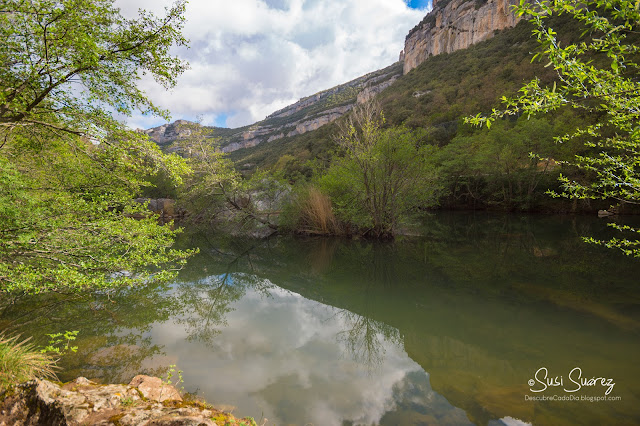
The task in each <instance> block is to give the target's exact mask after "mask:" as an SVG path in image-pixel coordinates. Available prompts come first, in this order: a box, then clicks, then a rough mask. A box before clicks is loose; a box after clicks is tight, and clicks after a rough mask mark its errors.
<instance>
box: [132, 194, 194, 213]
mask: <svg viewBox="0 0 640 426" xmlns="http://www.w3.org/2000/svg"><path fill="white" fill-rule="evenodd" d="M134 201H135V202H136V203H140V204H144V203H148V204H147V208H148V209H149V210H150V211H152V212H154V213H158V214H160V216H162V217H176V216H182V215H184V211H180V209H176V201H175V200H174V199H172V198H156V199H154V198H136V199H135V200H134Z"/></svg>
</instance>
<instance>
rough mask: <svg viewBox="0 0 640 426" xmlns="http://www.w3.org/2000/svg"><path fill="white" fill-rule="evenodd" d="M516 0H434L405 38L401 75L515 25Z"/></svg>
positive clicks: (516, 18) (517, 19)
mask: <svg viewBox="0 0 640 426" xmlns="http://www.w3.org/2000/svg"><path fill="white" fill-rule="evenodd" d="M517 3H518V0H434V1H433V10H432V11H431V12H429V14H427V16H425V18H424V19H423V20H422V22H420V23H419V24H418V25H417V26H416V27H414V28H413V30H411V31H410V32H409V34H408V35H407V38H406V39H405V44H404V53H403V55H402V54H401V56H404V67H403V74H406V73H408V72H409V71H411V70H412V69H414V68H415V67H417V66H418V65H420V64H421V63H422V62H424V60H425V59H427V58H428V57H429V56H431V55H437V54H440V53H445V52H447V53H450V52H453V51H455V50H459V49H464V48H466V47H469V46H471V45H472V44H474V43H478V42H480V41H483V40H487V39H488V38H491V37H493V34H494V32H495V31H497V30H503V29H505V28H510V27H513V26H515V25H516V24H517V23H518V21H519V20H520V18H518V17H516V16H515V14H514V13H513V12H512V10H511V6H512V5H515V4H517Z"/></svg>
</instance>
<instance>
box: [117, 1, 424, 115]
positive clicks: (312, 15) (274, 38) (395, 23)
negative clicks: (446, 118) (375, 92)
mask: <svg viewBox="0 0 640 426" xmlns="http://www.w3.org/2000/svg"><path fill="white" fill-rule="evenodd" d="M171 3H172V1H171V0H116V5H117V6H118V7H120V8H121V10H122V13H123V14H124V15H125V16H127V17H133V16H135V14H136V13H137V10H138V9H139V8H143V9H147V10H150V11H153V12H155V13H158V14H160V13H162V12H163V11H164V7H165V6H169V5H170V4H171ZM430 4H431V0H233V1H228V0H190V1H189V4H188V5H187V13H186V21H187V22H186V26H185V29H184V33H185V36H186V37H187V38H188V39H189V40H190V41H191V43H190V45H191V47H190V49H177V50H176V51H175V54H177V55H178V56H179V57H181V58H183V59H186V60H188V61H189V63H190V65H191V69H190V70H188V71H187V72H185V73H184V74H183V75H182V77H181V78H180V81H179V83H178V86H177V87H176V88H175V89H173V90H172V91H171V92H165V91H164V89H162V88H161V87H159V86H157V85H155V84H154V83H153V82H152V81H146V80H145V81H143V82H142V83H141V86H142V88H143V89H144V90H146V91H147V93H148V94H149V96H150V97H151V99H152V100H153V101H154V102H155V103H156V104H158V105H159V106H161V107H163V108H167V109H169V110H170V111H171V114H172V119H173V120H176V119H180V118H184V119H189V120H193V119H195V118H196V117H198V116H200V117H202V121H203V123H204V124H207V125H216V126H222V127H239V126H243V125H246V124H251V123H254V122H256V121H259V120H262V119H263V118H265V117H266V116H267V115H269V114H270V113H272V112H274V111H276V110H278V109H280V108H283V107H285V106H287V105H290V104H292V103H294V102H296V101H297V100H298V99H300V98H302V97H305V96H309V95H312V94H314V93H317V92H319V91H321V90H324V89H328V88H330V87H333V86H336V85H338V84H341V83H345V82H347V81H349V80H352V79H354V78H357V77H359V76H361V75H364V74H366V73H368V72H371V71H375V70H377V69H380V68H384V67H386V66H388V65H391V64H392V63H394V62H395V61H397V60H398V55H399V53H400V51H401V50H402V48H403V47H404V37H405V36H406V34H407V32H408V31H409V30H410V29H411V28H413V27H414V26H415V25H416V24H417V23H418V22H420V20H421V19H422V18H423V17H424V15H425V14H426V13H427V11H428V8H430ZM127 122H128V123H129V125H130V126H131V127H134V128H138V127H140V128H149V127H153V126H157V125H160V124H162V123H163V120H161V119H157V118H155V117H143V116H141V115H136V116H133V117H131V118H129V119H127Z"/></svg>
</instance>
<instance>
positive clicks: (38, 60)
mask: <svg viewBox="0 0 640 426" xmlns="http://www.w3.org/2000/svg"><path fill="white" fill-rule="evenodd" d="M184 9H185V2H184V1H183V0H179V1H178V2H177V3H175V4H174V5H173V7H171V8H170V9H168V10H167V13H166V15H165V16H164V17H161V18H156V17H155V16H153V15H152V14H150V13H148V12H144V11H141V15H140V16H139V17H138V18H136V19H131V20H128V19H125V18H123V17H122V16H121V15H120V11H119V9H117V8H116V7H114V5H113V1H112V0H94V1H89V0H38V1H24V0H0V38H2V44H1V45H0V64H1V66H0V81H1V82H2V90H1V91H0V125H1V126H2V127H3V130H4V131H5V132H6V133H5V138H6V136H7V135H10V134H11V133H12V132H15V131H21V130H24V129H25V128H29V129H31V130H32V131H33V132H43V131H45V130H49V131H54V130H60V131H66V132H72V133H75V134H82V135H88V136H91V137H94V138H97V139H104V137H105V136H106V134H105V132H107V131H113V130H114V129H115V128H119V127H120V126H119V125H118V122H117V121H115V120H113V119H112V116H111V114H110V113H109V111H108V109H111V110H113V111H116V112H118V113H121V114H124V115H129V114H131V112H132V111H133V109H139V110H141V111H143V112H145V113H153V114H160V115H162V116H164V117H168V113H167V112H166V111H163V110H161V109H159V108H158V107H156V106H155V105H153V103H152V102H151V101H150V100H149V99H148V98H147V96H146V94H145V93H144V92H143V91H141V90H140V89H139V88H138V86H137V83H138V81H139V80H140V78H141V77H142V76H143V75H145V74H150V75H152V76H153V77H154V78H155V80H156V81H157V82H158V83H160V84H162V85H163V86H164V87H166V88H169V87H172V86H174V85H175V83H176V78H177V77H178V76H179V75H180V74H181V73H182V72H183V71H184V70H185V69H186V67H187V65H186V64H185V63H184V62H182V61H181V60H180V59H179V58H177V57H172V56H170V55H169V49H170V47H171V46H173V45H185V44H186V42H187V41H186V40H185V38H184V37H183V36H182V35H181V33H180V31H181V29H182V25H183V21H184V17H183V12H184ZM105 108H107V110H105Z"/></svg>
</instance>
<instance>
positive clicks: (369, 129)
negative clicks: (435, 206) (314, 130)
mask: <svg viewBox="0 0 640 426" xmlns="http://www.w3.org/2000/svg"><path fill="white" fill-rule="evenodd" d="M383 123H384V115H383V114H382V111H381V110H380V107H379V105H377V104H375V103H365V104H362V105H359V106H358V107H356V108H355V109H354V111H353V112H352V114H351V115H350V116H349V117H348V118H347V119H346V120H345V121H343V122H342V124H341V129H340V132H339V133H338V136H337V143H338V145H339V146H340V147H341V148H342V150H343V152H344V157H341V158H337V159H334V162H333V163H332V165H331V166H330V167H329V169H328V170H327V173H326V174H325V175H324V176H323V177H322V178H321V180H320V185H321V187H322V188H324V189H325V191H326V192H327V193H328V194H329V196H330V197H331V201H332V202H333V205H334V208H335V210H336V213H337V216H338V218H339V219H341V220H343V221H345V222H346V223H350V224H352V225H355V226H356V227H357V228H359V229H360V230H363V233H364V234H367V235H371V236H373V237H376V238H388V237H392V236H393V235H394V233H395V232H396V231H397V228H398V225H399V223H400V221H401V220H402V219H403V218H405V217H406V214H407V213H408V212H409V211H410V210H411V209H412V208H415V207H418V206H426V205H428V204H430V203H433V202H434V199H435V194H436V193H437V187H436V185H435V184H434V181H435V179H434V178H435V175H434V173H433V170H432V169H431V168H429V167H428V162H427V158H428V157H429V154H430V152H429V151H430V150H432V149H433V147H431V146H429V145H426V146H422V147H420V146H419V144H418V143H417V141H418V140H419V139H420V138H419V136H418V135H416V132H413V131H410V130H408V129H406V128H401V127H398V128H391V129H388V130H384V129H383V128H382V124H383Z"/></svg>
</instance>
